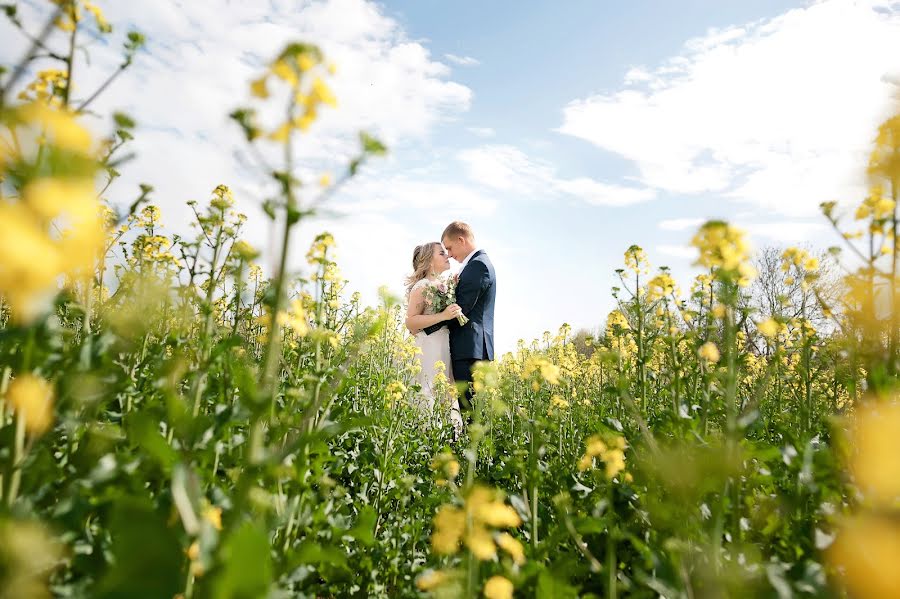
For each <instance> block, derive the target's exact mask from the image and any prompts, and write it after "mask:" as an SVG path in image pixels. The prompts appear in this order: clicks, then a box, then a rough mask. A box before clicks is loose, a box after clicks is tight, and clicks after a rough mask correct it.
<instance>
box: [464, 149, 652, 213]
mask: <svg viewBox="0 0 900 599" xmlns="http://www.w3.org/2000/svg"><path fill="white" fill-rule="evenodd" d="M458 158H459V160H460V161H461V162H462V163H463V164H464V165H465V167H466V170H467V172H468V174H469V177H470V178H471V179H472V180H474V181H476V182H478V183H481V184H482V185H485V186H487V187H490V188H493V189H497V190H500V191H503V192H508V193H513V194H518V195H520V196H525V197H536V198H541V197H544V198H546V197H548V196H550V197H555V196H559V195H563V196H567V197H571V198H574V199H578V200H581V201H584V202H587V203H589V204H595V205H602V206H626V205H631V204H636V203H639V202H645V201H648V200H651V199H653V198H654V197H655V195H656V194H655V192H654V191H653V190H652V189H648V188H646V187H627V186H623V185H615V184H611V183H604V182H601V181H597V180H595V179H591V178H589V177H576V178H572V179H567V178H563V177H560V176H559V175H558V174H557V172H556V168H555V167H554V166H553V165H552V164H550V163H549V162H546V161H543V160H539V159H535V158H531V157H530V156H528V155H527V154H525V153H524V152H522V151H521V150H520V149H518V148H516V147H514V146H509V145H488V146H481V147H478V148H471V149H468V150H464V151H462V152H460V153H459V155H458Z"/></svg>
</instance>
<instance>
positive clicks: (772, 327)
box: [756, 318, 784, 339]
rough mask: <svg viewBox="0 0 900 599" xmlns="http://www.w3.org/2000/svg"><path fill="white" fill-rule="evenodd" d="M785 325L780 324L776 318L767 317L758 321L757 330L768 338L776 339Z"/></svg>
mask: <svg viewBox="0 0 900 599" xmlns="http://www.w3.org/2000/svg"><path fill="white" fill-rule="evenodd" d="M783 326H784V325H780V324H779V323H778V322H777V321H776V320H774V319H772V318H767V319H765V320H763V321H760V322H758V323H756V330H757V331H759V333H760V334H761V335H762V336H763V337H765V338H766V339H774V338H775V337H776V336H777V335H778V333H779V332H780V331H781V329H782V327H783Z"/></svg>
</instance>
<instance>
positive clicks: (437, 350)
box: [412, 279, 462, 433]
mask: <svg viewBox="0 0 900 599" xmlns="http://www.w3.org/2000/svg"><path fill="white" fill-rule="evenodd" d="M427 283H428V280H427V279H422V280H421V281H418V282H417V283H416V284H415V285H413V288H412V290H413V291H414V290H416V289H420V288H421V287H423V286H425V285H426V284H427ZM425 314H433V312H432V311H431V309H430V306H426V307H425ZM415 343H416V346H417V347H418V348H419V349H420V350H421V352H422V353H421V354H420V355H419V361H420V362H421V364H422V368H421V370H420V371H419V374H418V375H417V376H416V382H417V383H419V386H420V387H421V388H422V390H421V391H420V394H419V397H418V398H417V404H416V407H417V408H418V409H419V411H420V412H421V414H422V417H423V420H424V421H425V422H426V423H428V424H432V423H433V424H438V425H440V424H444V423H447V422H448V419H449V424H451V425H452V426H453V429H454V430H455V431H456V432H457V433H458V432H459V431H461V430H462V416H461V415H460V412H459V402H458V401H457V399H456V398H455V397H451V396H449V395H446V394H444V393H440V394H439V393H438V392H437V391H439V389H435V384H434V378H435V376H436V375H437V374H438V372H439V370H440V369H439V368H435V364H437V363H438V362H442V363H443V364H444V369H443V370H444V375H445V376H446V378H447V381H448V383H449V386H450V387H452V385H453V371H452V362H451V357H450V331H449V330H448V329H447V327H441V328H440V329H438V330H437V331H435V332H433V333H432V334H430V335H428V334H426V333H425V331H419V332H418V333H416V336H415ZM439 395H440V397H439Z"/></svg>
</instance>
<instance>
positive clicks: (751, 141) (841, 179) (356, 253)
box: [0, 0, 900, 351]
mask: <svg viewBox="0 0 900 599" xmlns="http://www.w3.org/2000/svg"><path fill="white" fill-rule="evenodd" d="M100 4H101V5H102V6H103V7H104V9H105V10H106V11H107V14H108V16H109V17H110V19H111V20H112V21H113V23H115V24H118V25H119V27H118V29H117V31H116V33H115V35H114V37H113V39H112V40H111V41H110V42H108V43H105V44H101V43H95V44H94V45H93V47H92V48H90V51H91V56H92V65H91V67H90V68H85V69H83V70H82V73H83V74H84V76H85V77H86V79H84V80H82V89H85V90H87V89H92V87H93V85H94V84H96V83H97V82H99V81H101V80H102V78H103V76H104V74H105V73H106V72H108V70H109V69H112V68H114V67H115V65H116V61H117V60H118V57H117V51H116V50H115V48H116V47H118V44H119V43H120V38H121V36H122V35H124V32H125V31H126V30H127V28H126V27H125V24H128V23H133V24H136V25H137V26H138V27H139V28H140V29H142V30H143V31H144V32H145V33H146V34H147V36H148V39H149V40H150V41H149V45H148V51H147V52H146V53H144V54H143V55H141V56H140V57H139V58H138V60H137V62H136V64H135V67H134V68H133V69H132V70H130V71H129V72H128V73H127V74H126V75H125V76H124V77H122V78H121V80H119V81H118V82H117V84H116V85H115V86H114V87H113V88H112V89H111V90H110V92H109V94H108V95H106V96H104V99H103V102H102V103H101V104H100V105H99V106H98V107H99V108H101V109H124V110H127V111H129V112H131V113H132V114H133V115H134V116H135V117H136V118H137V120H138V122H139V124H140V125H141V127H140V128H139V130H138V132H137V135H138V139H137V141H136V143H135V150H136V151H137V153H138V158H137V159H136V160H135V161H134V162H133V163H132V164H131V165H130V166H129V168H128V169H127V170H126V171H125V176H124V177H123V179H122V180H121V181H120V182H118V183H117V184H116V186H115V187H114V188H113V189H112V191H111V193H110V198H109V199H110V200H111V201H113V202H114V203H120V204H125V203H126V202H127V201H128V200H129V199H130V198H131V197H133V195H134V189H135V188H136V185H137V183H138V182H141V181H146V182H150V183H152V184H153V185H154V186H155V187H156V188H157V193H156V197H155V199H156V201H157V202H158V203H159V204H160V205H161V206H162V208H163V213H164V220H166V222H167V223H168V224H169V226H170V229H171V230H173V231H178V232H181V231H183V230H184V223H185V222H186V221H187V217H188V210H187V207H186V204H185V202H186V201H187V200H190V199H201V200H202V199H203V198H205V197H208V194H209V192H210V190H211V189H212V188H213V187H215V185H217V184H218V183H226V184H229V185H231V186H232V187H233V189H234V190H235V192H236V195H237V197H238V201H239V204H240V207H241V209H242V210H243V211H244V212H246V213H247V214H248V216H249V217H250V219H249V222H248V227H247V230H246V231H245V235H246V237H247V238H248V240H249V241H250V242H251V243H254V244H255V245H257V246H258V247H260V248H261V249H262V250H263V251H264V252H267V253H266V255H265V256H264V262H265V263H266V264H268V262H269V261H270V257H271V249H272V247H271V243H272V242H271V239H272V238H273V237H274V236H273V235H272V234H271V232H272V229H271V225H270V224H269V223H267V221H266V219H265V218H264V216H263V215H262V212H261V210H260V209H259V204H260V200H261V199H262V198H264V197H266V195H267V194H268V192H269V191H270V189H268V188H267V187H266V183H265V181H264V180H263V179H261V178H260V177H258V176H255V175H254V174H253V173H251V172H248V171H247V169H245V168H243V167H242V166H241V165H242V162H241V160H240V148H241V147H242V144H241V141H240V139H239V135H238V134H237V131H236V130H235V128H234V127H233V126H232V125H231V124H230V123H229V122H228V120H227V118H226V116H225V115H227V113H228V112H229V111H230V110H232V109H233V108H234V107H236V106H238V105H241V104H245V103H247V101H248V100H247V98H248V93H247V84H248V82H249V81H250V79H251V78H253V77H254V76H256V75H257V74H258V73H259V72H260V70H261V69H262V68H264V64H265V62H266V61H268V60H269V59H271V57H272V56H273V55H274V54H275V53H276V52H277V51H278V50H279V49H280V48H281V47H282V46H283V45H284V43H286V42H288V41H291V40H298V39H299V40H305V41H312V42H315V43H318V44H320V45H321V46H322V48H323V49H324V50H325V52H326V54H328V56H329V57H331V58H332V59H334V60H335V62H337V64H338V68H339V70H338V73H337V75H336V76H335V78H334V80H333V87H334V89H335V91H336V94H337V96H338V101H339V107H338V109H337V110H335V111H333V113H332V114H329V115H326V116H325V117H324V118H323V119H322V121H321V122H320V123H318V124H317V128H316V130H315V131H314V132H313V133H312V134H311V135H310V136H309V137H307V138H306V139H304V140H303V141H302V142H301V144H300V145H299V146H298V148H297V151H298V155H299V156H300V157H301V158H302V163H303V167H302V168H301V172H300V174H301V176H304V177H307V178H312V177H315V176H316V175H317V174H318V173H319V172H321V171H323V170H329V169H332V168H335V167H336V166H337V165H338V164H340V163H341V162H342V161H345V160H346V159H347V157H349V156H350V155H351V154H352V152H353V141H352V140H353V138H354V134H355V132H356V131H357V130H359V129H367V130H371V131H374V132H376V133H378V134H379V135H381V136H382V137H383V138H384V139H385V140H386V141H387V142H388V143H389V145H390V147H391V154H390V156H389V157H388V158H386V159H384V160H382V161H379V162H377V163H373V164H371V165H370V166H369V167H368V168H366V169H365V172H364V173H363V174H362V176H360V177H359V178H358V180H356V181H354V182H353V183H352V184H351V185H349V186H348V187H347V188H346V189H344V190H343V192H342V193H341V194H340V196H339V197H337V198H335V199H334V201H333V202H332V203H331V205H330V206H329V215H323V216H322V217H320V218H319V219H317V220H316V221H315V222H307V223H305V224H304V226H303V230H302V231H301V233H300V234H299V239H298V243H297V246H296V247H298V250H297V252H296V253H295V256H294V262H293V266H294V268H295V269H296V270H299V271H302V269H303V268H304V264H303V258H302V257H303V255H304V253H305V248H304V247H303V246H304V245H305V244H306V243H307V242H308V241H309V240H310V239H311V238H312V237H313V235H314V234H315V233H316V232H317V231H319V230H322V229H329V230H332V231H333V233H334V234H335V236H336V239H337V242H338V250H339V256H340V260H339V262H340V265H341V267H342V269H343V271H344V273H345V275H346V276H347V277H348V278H349V279H350V281H351V287H353V288H355V289H359V290H360V291H361V292H363V294H364V296H365V297H366V299H367V300H369V301H372V302H374V301H375V298H376V289H377V287H378V286H379V285H381V284H387V285H389V286H390V287H391V288H392V289H393V290H394V291H395V292H397V293H398V294H399V293H400V292H401V291H402V280H403V277H404V275H405V274H406V272H407V271H408V269H409V260H410V257H411V253H412V248H413V247H414V246H415V245H417V244H418V243H422V242H424V241H426V240H429V239H437V238H438V237H439V235H440V232H441V230H442V229H443V226H444V225H445V224H446V223H447V222H448V221H449V220H452V219H457V218H458V219H462V220H467V221H469V222H470V223H471V224H472V225H473V226H474V228H475V230H476V233H477V236H478V241H479V245H481V246H482V247H483V248H484V249H485V250H487V251H488V253H489V254H490V255H491V256H492V257H493V259H494V262H495V265H496V267H497V271H498V304H497V310H498V315H497V339H498V346H499V349H500V350H501V351H507V350H511V349H513V348H514V346H515V342H516V340H517V339H519V338H525V339H531V338H534V337H537V336H539V335H540V334H541V333H542V332H543V331H544V330H556V328H557V327H558V326H559V325H560V324H561V323H563V322H568V323H570V324H572V325H573V326H575V327H576V328H577V327H589V328H590V327H596V326H598V325H600V324H601V323H602V322H603V321H604V320H605V316H606V313H607V312H608V310H609V309H610V308H612V300H611V297H610V293H609V290H610V287H612V286H613V285H614V284H616V281H615V275H614V270H615V269H616V268H618V267H619V266H620V265H621V263H622V254H623V252H624V251H625V249H626V248H627V247H628V246H629V245H631V244H632V243H637V244H639V245H641V246H643V247H644V248H645V249H646V251H647V252H648V254H649V256H650V259H651V262H652V263H653V264H654V265H656V266H660V265H663V264H665V265H668V266H671V267H672V269H673V271H674V272H675V274H676V275H677V276H678V277H679V278H680V279H681V280H682V282H683V283H684V285H685V286H686V285H687V283H688V277H689V275H690V274H691V272H692V266H691V264H692V261H693V253H692V252H691V251H690V250H689V249H688V248H686V244H687V242H688V240H689V239H690V237H691V234H692V232H693V230H694V229H695V228H696V226H697V225H698V224H699V223H701V222H702V221H703V220H705V219H708V218H726V219H728V220H732V221H734V222H735V223H737V224H739V225H742V226H744V227H745V228H746V229H747V230H748V232H749V233H750V235H751V238H752V241H753V242H754V244H755V245H756V246H758V247H759V246H764V245H772V244H774V245H783V244H788V243H802V244H809V245H812V246H817V247H826V246H828V245H831V244H832V243H834V241H835V238H834V236H833V234H832V233H831V232H830V231H829V230H828V228H827V227H825V226H824V221H823V220H822V219H821V218H820V217H819V216H818V209H817V206H818V204H819V202H821V201H824V200H832V199H836V200H839V201H842V202H845V203H847V202H852V201H853V200H855V199H858V198H859V197H860V195H861V194H862V193H864V191H865V181H864V178H863V173H862V169H863V165H864V164H865V159H866V151H867V148H868V144H869V142H870V140H871V138H872V136H873V134H874V130H875V127H876V126H877V124H878V123H879V121H880V120H882V119H883V118H884V117H885V116H887V114H888V113H889V112H890V110H892V109H893V106H894V104H893V102H894V99H893V95H894V93H895V91H896V83H895V82H896V81H898V80H900V77H898V75H900V58H898V57H900V4H898V3H897V2H896V1H895V0H858V1H853V0H822V1H819V2H806V1H795V2H787V1H777V0H755V1H754V2H737V1H722V0H718V1H714V0H691V1H683V2H669V1H667V0H656V1H651V0H638V1H633V2H627V3H626V2H615V3H613V2H597V1H586V0H577V1H566V2H555V3H549V2H541V3H538V2H534V3H523V2H512V1H506V0H504V1H493V2H471V1H457V2H438V1H437V0H404V1H387V2H381V3H374V2H369V1H367V0H315V1H313V0H301V1H298V0H269V1H268V2H254V3H239V2H228V1H226V0H210V1H208V2H199V3H196V2H192V3H183V2H178V1H177V0H154V1H153V2H150V1H149V0H143V1H140V2H129V3H122V2H101V3H100ZM43 6H44V3H42V2H41V3H38V2H34V1H28V2H24V3H23V7H24V9H25V12H26V13H27V15H28V18H29V19H31V20H32V22H36V19H37V17H36V16H35V15H34V12H35V11H34V10H33V9H34V8H35V7H43ZM29 7H30V8H31V9H32V10H31V11H29V10H28V9H29ZM116 36H118V37H116ZM0 40H3V41H2V42H0V58H2V59H3V60H4V61H5V62H9V61H10V60H11V59H12V58H13V57H16V56H18V54H19V53H20V51H21V47H22V44H23V41H22V39H21V37H18V34H16V33H15V32H14V31H11V30H10V29H9V28H8V26H6V25H5V24H4V25H2V26H0ZM97 126H98V127H99V126H100V124H99V123H98V124H97Z"/></svg>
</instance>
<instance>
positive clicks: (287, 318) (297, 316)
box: [278, 299, 309, 337]
mask: <svg viewBox="0 0 900 599" xmlns="http://www.w3.org/2000/svg"><path fill="white" fill-rule="evenodd" d="M278 326H280V327H284V328H285V329H286V330H288V331H291V332H292V333H293V334H294V335H295V336H297V337H306V336H307V335H308V334H309V321H308V320H307V317H306V309H305V308H304V306H303V301H302V300H301V299H292V300H291V302H290V306H289V307H288V309H287V310H280V311H279V312H278Z"/></svg>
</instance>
